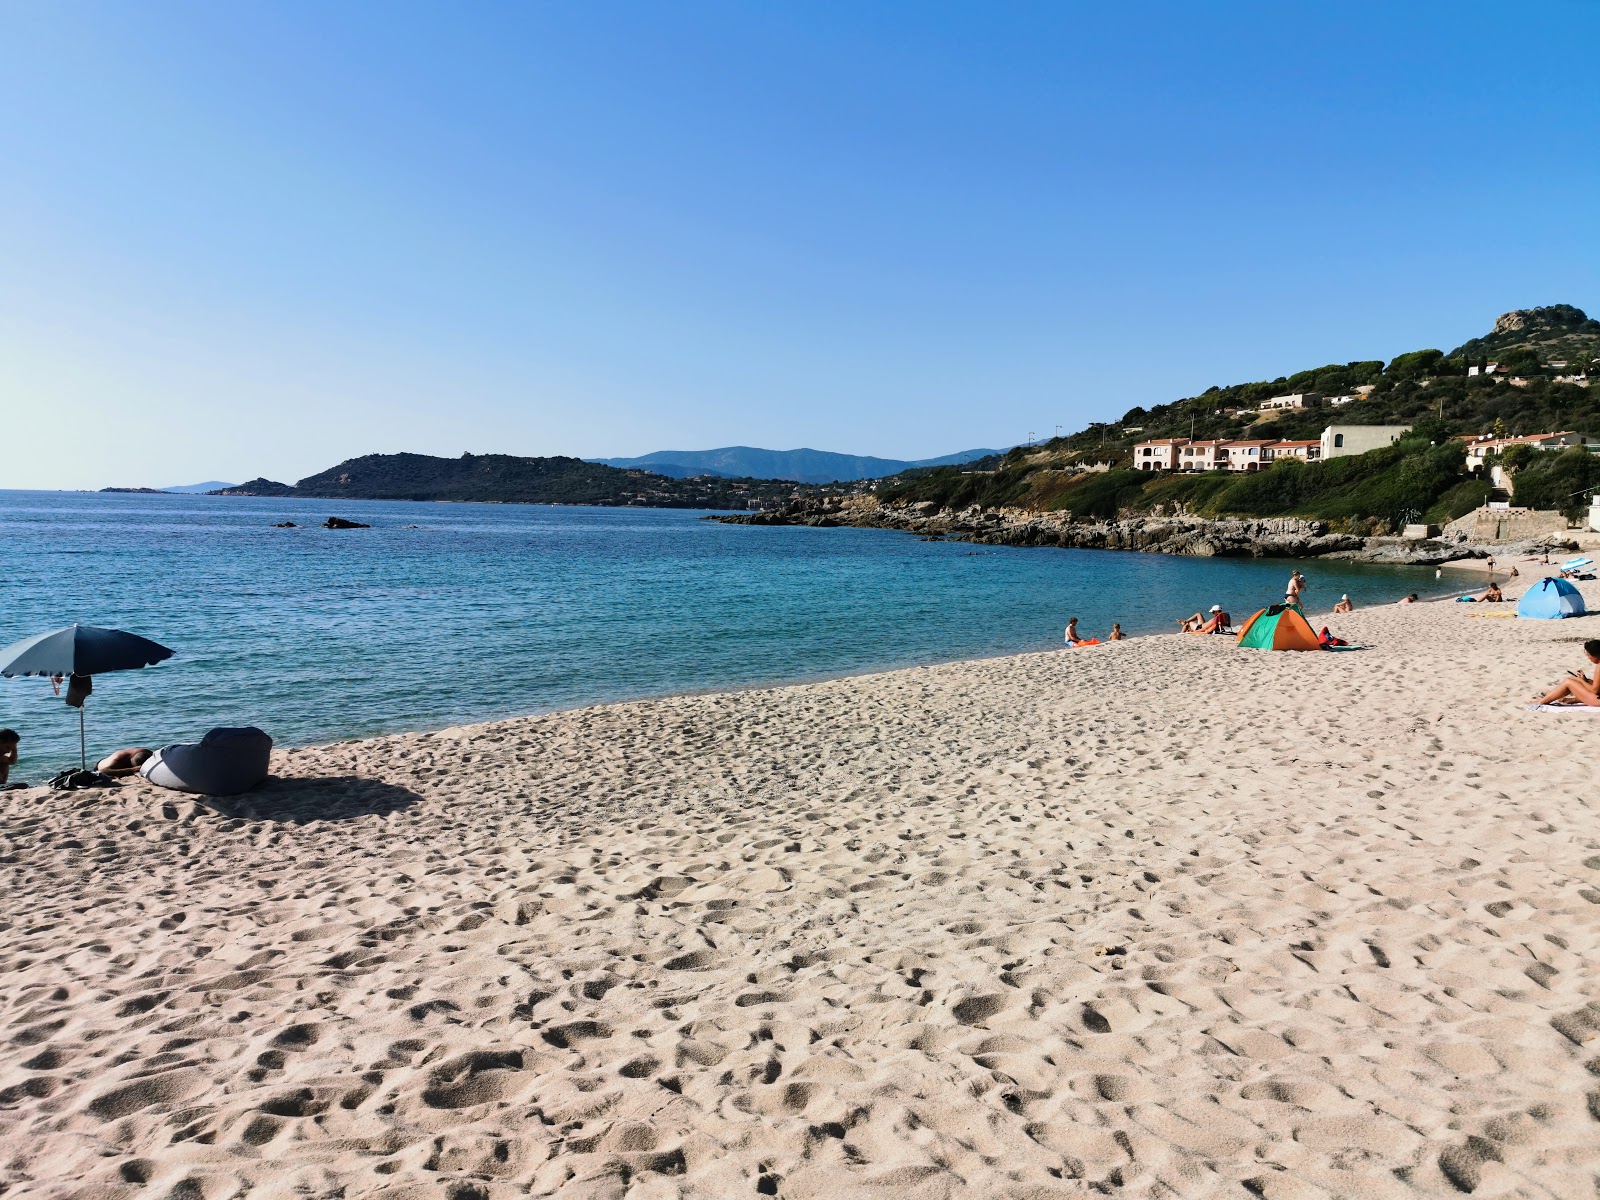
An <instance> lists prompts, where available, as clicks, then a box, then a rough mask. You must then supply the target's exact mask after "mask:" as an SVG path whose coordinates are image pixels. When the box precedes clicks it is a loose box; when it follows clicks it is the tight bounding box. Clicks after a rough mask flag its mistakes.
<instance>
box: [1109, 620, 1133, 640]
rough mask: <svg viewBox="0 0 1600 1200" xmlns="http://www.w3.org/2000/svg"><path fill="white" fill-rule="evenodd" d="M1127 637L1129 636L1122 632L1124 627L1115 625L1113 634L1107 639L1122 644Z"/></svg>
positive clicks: (1112, 629)
mask: <svg viewBox="0 0 1600 1200" xmlns="http://www.w3.org/2000/svg"><path fill="white" fill-rule="evenodd" d="M1127 636H1128V635H1127V634H1125V633H1123V632H1122V626H1121V625H1118V624H1113V625H1112V626H1111V632H1110V633H1109V634H1107V635H1106V638H1107V640H1108V641H1113V642H1120V641H1121V640H1122V639H1123V638H1125V637H1127Z"/></svg>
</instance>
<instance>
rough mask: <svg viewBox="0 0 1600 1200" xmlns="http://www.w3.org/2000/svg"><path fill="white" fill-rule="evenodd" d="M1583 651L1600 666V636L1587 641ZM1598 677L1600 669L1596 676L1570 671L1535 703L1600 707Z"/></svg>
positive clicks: (1592, 661)
mask: <svg viewBox="0 0 1600 1200" xmlns="http://www.w3.org/2000/svg"><path fill="white" fill-rule="evenodd" d="M1583 652H1584V654H1585V655H1587V656H1588V659H1589V661H1590V662H1591V663H1593V664H1595V665H1596V666H1600V638H1590V639H1589V640H1588V641H1587V642H1585V643H1584V644H1583ZM1597 679H1600V671H1597V672H1595V676H1594V678H1590V677H1589V676H1588V675H1585V674H1583V672H1581V671H1569V672H1567V677H1566V678H1565V679H1563V680H1562V681H1561V682H1560V683H1558V684H1556V686H1555V687H1553V688H1551V689H1550V690H1549V691H1548V692H1546V693H1545V694H1544V695H1543V696H1542V697H1540V698H1538V699H1536V700H1534V703H1535V704H1586V705H1588V706H1589V707H1590V708H1600V686H1597V684H1596V680H1597Z"/></svg>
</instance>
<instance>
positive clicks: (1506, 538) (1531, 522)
mask: <svg viewBox="0 0 1600 1200" xmlns="http://www.w3.org/2000/svg"><path fill="white" fill-rule="evenodd" d="M1567 528H1568V525H1567V518H1566V517H1565V516H1564V515H1563V514H1561V513H1559V512H1555V511H1553V510H1547V509H1539V508H1488V507H1484V508H1477V509H1474V510H1473V511H1472V512H1469V513H1468V514H1467V515H1466V516H1464V517H1460V518H1458V519H1457V520H1454V521H1451V522H1450V524H1448V525H1446V526H1445V533H1446V534H1447V535H1448V534H1463V533H1464V534H1466V536H1467V540H1468V541H1470V542H1476V543H1478V544H1479V545H1483V544H1488V543H1494V542H1525V541H1531V540H1533V539H1536V538H1542V537H1548V536H1550V535H1551V534H1563V533H1566V531H1567Z"/></svg>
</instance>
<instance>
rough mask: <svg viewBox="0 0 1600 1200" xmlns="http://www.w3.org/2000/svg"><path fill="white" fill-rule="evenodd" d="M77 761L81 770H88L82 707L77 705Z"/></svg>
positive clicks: (86, 742)
mask: <svg viewBox="0 0 1600 1200" xmlns="http://www.w3.org/2000/svg"><path fill="white" fill-rule="evenodd" d="M78 761H79V762H80V763H81V764H82V765H83V769H84V770H85V771H87V770H88V769H89V743H88V740H87V738H86V736H85V734H84V732H83V705H81V704H80V705H78Z"/></svg>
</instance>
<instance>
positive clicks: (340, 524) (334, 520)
mask: <svg viewBox="0 0 1600 1200" xmlns="http://www.w3.org/2000/svg"><path fill="white" fill-rule="evenodd" d="M322 527H323V528H324V529H371V528H372V526H371V525H363V524H362V523H361V522H360V521H347V520H345V519H344V518H343V517H329V518H328V519H327V520H326V521H324V522H323V523H322Z"/></svg>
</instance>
